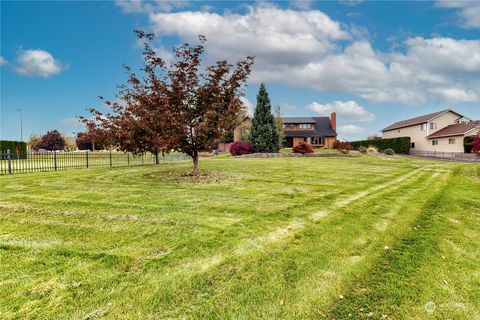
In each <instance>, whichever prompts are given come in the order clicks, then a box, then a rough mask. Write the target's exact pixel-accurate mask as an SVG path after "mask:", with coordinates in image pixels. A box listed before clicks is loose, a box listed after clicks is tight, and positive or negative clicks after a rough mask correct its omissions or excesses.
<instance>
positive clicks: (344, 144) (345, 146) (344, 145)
mask: <svg viewBox="0 0 480 320" xmlns="http://www.w3.org/2000/svg"><path fill="white" fill-rule="evenodd" d="M333 147H334V148H335V149H338V150H352V149H353V147H352V144H351V143H350V142H348V141H335V144H334V145H333Z"/></svg>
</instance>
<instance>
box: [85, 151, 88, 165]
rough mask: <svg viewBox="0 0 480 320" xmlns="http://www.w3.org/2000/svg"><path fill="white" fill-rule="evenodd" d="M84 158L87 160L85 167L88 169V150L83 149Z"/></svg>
mask: <svg viewBox="0 0 480 320" xmlns="http://www.w3.org/2000/svg"><path fill="white" fill-rule="evenodd" d="M85 160H86V162H87V169H88V151H85Z"/></svg>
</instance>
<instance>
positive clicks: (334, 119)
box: [330, 112, 337, 130]
mask: <svg viewBox="0 0 480 320" xmlns="http://www.w3.org/2000/svg"><path fill="white" fill-rule="evenodd" d="M330 123H331V124H332V129H333V130H337V113H336V112H332V113H331V114H330Z"/></svg>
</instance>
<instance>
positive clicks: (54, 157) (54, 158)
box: [53, 151, 57, 171]
mask: <svg viewBox="0 0 480 320" xmlns="http://www.w3.org/2000/svg"><path fill="white" fill-rule="evenodd" d="M53 165H54V167H55V171H57V153H56V152H55V151H53Z"/></svg>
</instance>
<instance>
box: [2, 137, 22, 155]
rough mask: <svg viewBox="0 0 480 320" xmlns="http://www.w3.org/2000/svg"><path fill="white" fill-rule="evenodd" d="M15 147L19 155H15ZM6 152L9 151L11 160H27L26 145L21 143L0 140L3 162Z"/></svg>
mask: <svg viewBox="0 0 480 320" xmlns="http://www.w3.org/2000/svg"><path fill="white" fill-rule="evenodd" d="M17 147H18V151H19V153H18V154H17V153H16V151H17ZM7 150H10V152H11V154H12V159H13V158H14V159H18V158H21V159H26V158H27V144H26V143H25V142H23V141H8V140H0V153H1V158H2V159H3V160H5V159H7Z"/></svg>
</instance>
